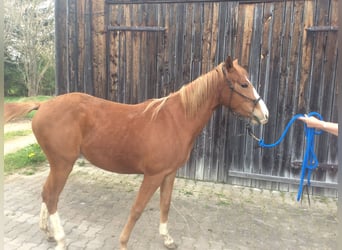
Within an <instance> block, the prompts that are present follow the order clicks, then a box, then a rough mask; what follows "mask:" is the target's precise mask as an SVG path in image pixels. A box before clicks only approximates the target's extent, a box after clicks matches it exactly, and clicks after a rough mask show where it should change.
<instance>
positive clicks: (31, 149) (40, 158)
mask: <svg viewBox="0 0 342 250" xmlns="http://www.w3.org/2000/svg"><path fill="white" fill-rule="evenodd" d="M45 161H46V157H45V155H44V153H43V151H42V150H41V148H40V147H39V145H38V144H37V143H35V144H31V145H29V146H27V147H25V148H22V149H20V150H18V151H17V152H15V153H10V154H6V155H5V157H4V172H5V174H11V173H13V172H15V171H18V170H23V172H24V173H25V174H33V173H34V172H35V171H36V169H37V167H38V166H39V165H41V163H43V162H45Z"/></svg>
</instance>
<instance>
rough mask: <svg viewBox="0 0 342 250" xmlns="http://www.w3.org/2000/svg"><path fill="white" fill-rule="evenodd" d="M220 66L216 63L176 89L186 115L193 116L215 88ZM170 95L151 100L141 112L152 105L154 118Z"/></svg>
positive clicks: (220, 70)
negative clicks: (207, 70)
mask: <svg viewBox="0 0 342 250" xmlns="http://www.w3.org/2000/svg"><path fill="white" fill-rule="evenodd" d="M221 67H222V64H220V65H218V66H217V67H216V68H215V69H213V70H211V71H209V72H208V73H206V74H204V75H202V76H200V77H198V78H197V79H195V80H194V81H192V82H190V83H188V84H187V85H184V86H183V87H182V88H181V89H180V90H179V91H178V92H179V94H180V97H181V101H182V104H183V106H184V109H185V113H186V115H187V117H194V116H195V115H196V113H197V112H198V110H199V109H200V108H201V107H202V105H203V104H204V103H205V102H206V100H208V98H209V96H211V95H212V93H213V92H214V90H216V87H217V83H218V80H219V79H218V78H219V77H220V74H219V72H222V69H221ZM171 95H172V94H170V95H168V96H166V97H163V98H160V99H154V100H152V101H151V102H150V103H149V104H148V105H147V106H146V108H145V110H144V111H143V112H144V113H145V112H147V111H148V110H149V109H151V108H153V107H154V110H153V113H152V117H151V119H152V120H154V119H155V118H156V117H157V115H158V113H159V111H160V110H161V109H162V108H163V107H164V105H165V103H166V101H167V100H168V99H169V97H170V96H171Z"/></svg>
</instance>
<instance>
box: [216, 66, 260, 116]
mask: <svg viewBox="0 0 342 250" xmlns="http://www.w3.org/2000/svg"><path fill="white" fill-rule="evenodd" d="M222 71H223V74H224V77H225V78H226V81H227V83H228V86H229V88H230V90H231V91H230V97H229V105H228V106H229V108H230V107H231V101H232V97H233V93H236V94H238V95H239V96H241V97H243V98H244V99H246V100H248V101H250V102H252V103H253V104H254V107H253V110H252V113H253V112H254V109H255V107H256V105H257V104H258V102H259V101H260V100H261V97H260V96H259V98H257V99H252V98H250V97H248V96H246V95H244V94H242V93H240V92H239V91H237V90H236V89H235V88H234V84H233V83H232V81H230V80H229V79H228V77H227V75H228V72H227V69H226V64H225V63H224V64H223V65H222Z"/></svg>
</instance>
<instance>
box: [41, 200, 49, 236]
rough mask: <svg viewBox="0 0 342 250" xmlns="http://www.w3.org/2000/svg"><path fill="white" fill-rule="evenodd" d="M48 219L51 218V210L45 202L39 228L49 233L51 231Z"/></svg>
mask: <svg viewBox="0 0 342 250" xmlns="http://www.w3.org/2000/svg"><path fill="white" fill-rule="evenodd" d="M48 219H49V212H48V210H47V207H46V204H45V203H44V202H43V203H42V206H41V208H40V216H39V228H40V229H41V230H43V231H44V232H46V233H48V231H49V228H48Z"/></svg>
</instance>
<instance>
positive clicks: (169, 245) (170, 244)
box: [164, 242, 178, 249]
mask: <svg viewBox="0 0 342 250" xmlns="http://www.w3.org/2000/svg"><path fill="white" fill-rule="evenodd" d="M164 246H165V247H166V248H167V249H176V248H177V247H178V246H177V244H176V243H174V242H172V243H169V244H165V243H164Z"/></svg>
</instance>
